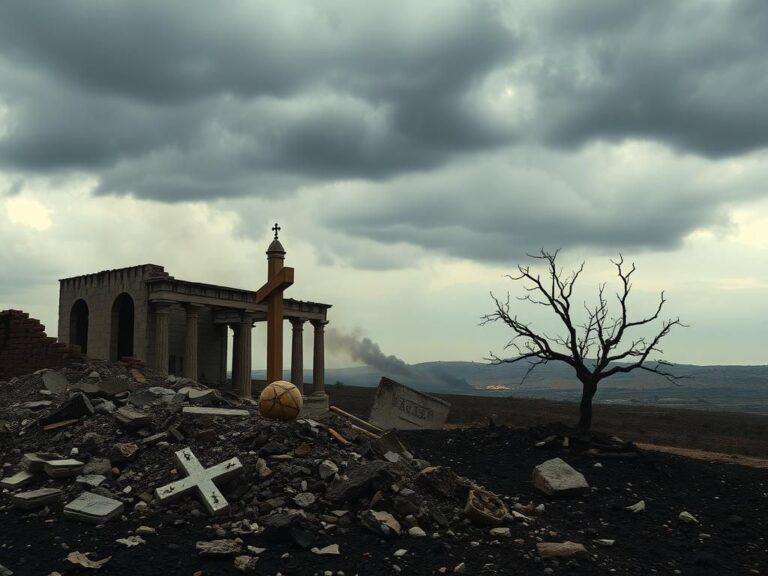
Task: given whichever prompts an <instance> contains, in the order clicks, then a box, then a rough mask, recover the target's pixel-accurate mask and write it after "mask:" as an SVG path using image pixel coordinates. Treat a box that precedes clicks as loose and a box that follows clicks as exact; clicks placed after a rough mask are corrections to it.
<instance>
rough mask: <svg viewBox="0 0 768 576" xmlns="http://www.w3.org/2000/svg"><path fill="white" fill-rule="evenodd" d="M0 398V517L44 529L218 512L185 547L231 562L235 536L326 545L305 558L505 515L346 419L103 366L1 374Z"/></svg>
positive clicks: (494, 522)
mask: <svg viewBox="0 0 768 576" xmlns="http://www.w3.org/2000/svg"><path fill="white" fill-rule="evenodd" d="M0 394H2V398H3V403H4V404H5V405H6V406H7V409H6V410H4V412H3V414H4V415H3V418H4V419H5V433H4V434H3V435H0V454H2V466H3V468H2V479H1V480H0V484H1V485H2V487H3V488H2V490H3V495H4V496H5V498H4V499H2V500H0V510H3V509H7V508H8V507H13V508H14V509H16V511H17V513H18V514H23V515H29V516H30V517H35V516H36V517H39V519H40V522H41V523H44V524H46V525H48V526H50V525H53V524H55V523H57V522H59V521H60V519H61V518H62V517H63V518H64V519H69V520H75V521H79V522H85V523H92V524H102V523H106V522H110V521H115V520H117V521H119V520H120V519H122V520H123V521H126V520H135V521H137V522H140V523H141V524H142V525H146V526H152V525H158V524H162V523H164V522H167V519H168V518H169V517H172V518H175V519H176V520H175V521H176V522H177V523H178V522H183V520H181V521H179V520H178V519H179V518H185V517H190V518H191V517H200V516H207V515H212V516H217V517H218V516H220V518H217V519H216V522H217V524H216V525H217V526H218V527H219V528H218V529H217V531H216V535H217V536H218V538H217V539H216V540H214V541H203V540H201V541H199V542H197V549H198V552H199V554H200V555H201V556H211V555H213V556H217V555H218V556H220V555H230V554H235V555H237V556H238V557H240V556H242V555H243V554H248V552H247V548H245V547H244V546H243V539H244V537H245V536H256V535H259V536H263V537H264V538H265V539H267V540H270V539H272V540H281V541H285V540H289V541H291V542H293V543H294V544H295V545H297V546H298V547H300V548H303V549H312V550H313V551H314V552H315V553H316V554H322V555H326V554H336V553H337V552H334V550H336V549H337V548H338V545H336V548H333V547H330V548H329V547H328V546H325V547H322V548H317V550H314V548H315V544H316V542H317V541H318V538H319V537H320V536H324V535H325V536H327V535H331V536H332V535H334V534H339V535H344V534H349V533H351V532H354V531H357V530H362V531H366V532H369V533H372V534H374V535H376V536H380V537H382V538H397V537H409V538H424V537H426V536H427V535H437V534H438V533H440V532H443V531H450V530H451V529H455V528H457V527H460V526H467V525H469V524H471V523H474V524H476V525H481V526H489V527H498V526H500V525H502V524H504V523H506V522H511V521H513V520H514V519H513V517H512V516H511V515H510V514H509V513H508V511H507V508H506V505H505V504H504V502H502V500H501V499H499V498H498V497H497V496H496V495H494V494H492V493H491V492H488V491H487V490H484V489H483V488H482V487H480V486H477V485H475V484H474V483H473V482H472V481H470V480H468V479H466V478H463V477H461V476H459V475H457V474H456V473H455V472H454V471H452V470H451V469H450V468H448V467H444V466H431V465H430V463H429V462H426V461H424V460H420V459H418V458H416V457H415V456H414V455H413V454H411V453H410V452H409V451H408V449H407V448H406V447H405V446H403V444H402V443H401V442H400V441H399V439H398V438H397V436H396V435H395V434H394V433H391V432H390V433H385V434H380V435H377V434H374V433H372V432H370V431H369V430H366V429H365V427H363V426H360V425H359V424H360V423H361V421H359V420H357V419H354V418H353V417H351V418H345V417H343V416H340V415H338V414H334V415H333V416H332V417H331V418H330V419H329V420H328V421H327V422H325V423H320V422H316V421H313V420H308V419H299V420H296V421H294V422H288V423H285V422H278V421H273V420H267V419H264V418H263V417H262V416H261V415H260V414H259V413H258V409H257V406H256V404H255V403H254V402H253V401H249V400H243V399H239V398H236V397H234V396H230V395H227V394H222V393H221V392H219V391H218V390H215V389H209V388H206V387H204V386H202V385H199V384H197V383H195V382H192V381H190V380H187V379H184V378H177V377H175V376H167V377H166V376H163V375H160V374H157V373H154V372H152V371H151V370H139V369H137V368H135V367H133V368H129V367H127V366H126V365H124V364H122V363H108V362H103V361H89V362H88V363H84V364H82V365H78V366H73V367H70V368H67V369H63V370H43V371H39V372H36V373H35V374H32V375H28V376H24V377H19V378H14V379H13V380H11V381H10V382H8V383H0ZM339 412H340V413H341V414H344V412H343V411H339ZM363 424H364V422H363ZM62 521H64V520H62ZM507 532H508V531H507ZM134 537H135V538H139V535H134V536H132V538H134ZM244 550H245V552H243V551H244ZM241 553H242V554H241ZM251 555H254V553H253V552H251ZM238 562H239V563H241V564H248V563H247V562H246V561H245V560H243V559H242V558H241V559H240V560H239V561H238Z"/></svg>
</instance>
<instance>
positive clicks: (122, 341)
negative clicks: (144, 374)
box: [109, 292, 133, 360]
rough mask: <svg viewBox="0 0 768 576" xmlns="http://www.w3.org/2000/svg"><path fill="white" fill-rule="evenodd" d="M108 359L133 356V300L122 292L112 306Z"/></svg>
mask: <svg viewBox="0 0 768 576" xmlns="http://www.w3.org/2000/svg"><path fill="white" fill-rule="evenodd" d="M111 332H112V333H111V342H110V344H111V346H110V355H109V356H110V358H111V359H112V360H120V358H124V357H125V356H133V298H131V297H130V296H129V295H128V294H126V293H125V292H123V293H122V294H120V295H119V296H118V297H117V298H115V302H114V304H112V331H111Z"/></svg>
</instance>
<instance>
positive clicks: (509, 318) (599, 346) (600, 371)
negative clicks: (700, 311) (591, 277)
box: [480, 249, 685, 423]
mask: <svg viewBox="0 0 768 576" xmlns="http://www.w3.org/2000/svg"><path fill="white" fill-rule="evenodd" d="M559 252H560V251H559V250H555V251H554V252H547V251H546V250H543V249H542V250H541V251H540V252H539V254H534V255H531V254H529V257H530V258H532V259H534V260H538V261H540V262H541V263H542V264H543V265H544V267H545V269H546V273H545V276H544V278H542V275H541V274H539V273H536V272H534V271H532V270H531V268H530V267H529V266H523V265H518V266H517V272H518V273H517V274H516V275H508V276H507V278H509V279H510V280H511V281H513V282H522V283H523V289H524V290H525V292H526V294H524V295H523V296H519V297H517V300H518V301H520V302H528V303H530V304H534V305H536V306H544V307H547V308H551V309H552V311H553V312H554V313H555V315H556V316H557V318H558V319H559V321H560V324H561V325H562V327H563V328H564V329H565V332H566V334H565V335H564V336H563V335H555V336H549V335H548V334H546V333H539V332H536V331H535V330H534V329H533V328H532V327H531V325H530V324H526V323H524V322H522V321H520V320H518V318H517V316H513V315H512V314H511V313H510V297H509V294H507V297H506V299H505V300H504V301H502V300H500V299H499V298H497V297H496V296H494V295H493V293H491V299H492V300H493V303H494V305H495V308H496V309H495V311H494V312H492V313H490V314H486V315H485V316H482V317H481V322H480V324H481V325H485V324H489V323H491V322H497V321H501V322H503V323H504V324H506V325H507V326H508V327H509V328H511V329H512V331H513V333H514V336H513V338H512V339H511V340H510V341H509V342H508V343H507V345H506V346H505V349H509V350H512V351H514V352H515V353H516V355H515V356H514V357H511V358H500V357H498V356H496V355H494V354H491V356H490V357H489V358H487V359H488V360H490V361H491V362H492V363H494V364H502V363H509V364H513V363H516V362H521V361H526V360H527V361H528V362H529V363H530V366H529V368H528V370H527V371H526V373H525V375H524V376H523V380H522V381H525V380H526V379H527V378H528V376H529V375H530V373H531V372H532V371H533V370H534V369H536V368H537V367H538V366H541V365H542V364H546V363H547V362H549V361H553V360H554V361H558V362H564V363H566V364H568V365H569V366H571V367H573V369H574V370H575V372H576V376H577V378H578V379H579V380H580V381H581V382H582V384H583V385H584V394H585V396H584V397H583V398H582V411H583V410H584V409H585V400H584V399H585V398H587V396H588V398H587V399H588V405H589V418H588V420H587V422H588V423H589V422H591V399H592V396H593V395H594V393H595V391H596V389H597V384H598V383H599V382H600V381H601V380H603V379H605V378H608V377H610V376H613V375H615V374H620V373H628V372H632V371H633V370H637V369H642V370H645V371H647V372H652V373H654V374H657V375H659V376H661V377H663V378H666V379H667V380H669V381H670V382H673V381H676V380H679V379H682V378H685V376H678V375H675V374H674V373H673V372H672V371H670V370H668V369H667V368H668V367H670V366H671V364H669V363H668V362H664V361H660V360H657V361H656V363H655V365H654V366H651V365H647V364H646V362H647V360H648V357H649V355H650V354H652V353H658V354H661V352H662V351H661V350H660V348H659V343H660V342H661V340H662V339H663V338H664V337H666V336H667V335H668V334H669V332H670V331H671V330H672V329H673V328H674V327H676V326H680V327H684V326H685V324H683V323H682V322H681V321H680V319H679V318H676V319H668V320H664V321H662V324H661V328H660V329H659V331H658V332H656V333H655V334H654V335H653V336H652V337H651V336H638V337H635V338H633V339H632V340H630V341H629V344H626V342H624V346H622V349H620V348H619V347H620V346H621V345H622V342H623V341H624V340H626V338H625V337H626V335H627V332H628V331H629V330H633V329H636V328H640V327H645V326H648V325H650V324H651V323H653V322H654V321H656V320H658V319H659V317H660V315H661V312H662V310H663V308H664V305H665V304H666V302H667V300H666V297H665V294H664V292H662V293H661V295H660V298H659V303H658V305H657V307H656V309H655V311H654V312H653V314H651V315H649V316H646V317H640V318H637V319H631V318H630V316H629V313H628V300H629V296H630V293H631V292H632V275H633V274H634V273H635V271H636V268H635V265H634V264H630V265H629V267H627V266H626V264H625V262H624V257H623V256H622V255H621V254H619V258H618V259H617V260H611V263H612V264H613V265H614V266H615V267H616V274H617V276H618V279H619V291H618V292H617V294H616V301H617V303H618V313H617V315H616V316H615V317H613V316H609V310H608V300H607V298H606V297H605V289H606V285H605V284H600V285H599V287H598V293H597V303H596V304H595V305H594V306H588V305H587V304H586V303H584V305H583V313H584V315H585V319H584V320H583V321H582V322H579V323H577V322H575V320H574V318H573V316H572V298H573V290H574V286H575V284H576V281H577V280H578V278H579V276H580V275H581V273H582V272H583V271H584V262H582V263H581V265H580V266H579V267H578V268H576V269H575V270H573V271H572V272H571V273H569V274H565V273H564V272H563V270H562V269H561V268H558V266H557V256H558V254H559ZM558 347H559V348H560V349H562V350H560V349H557V348H558ZM590 359H593V360H590ZM582 421H584V414H583V413H582Z"/></svg>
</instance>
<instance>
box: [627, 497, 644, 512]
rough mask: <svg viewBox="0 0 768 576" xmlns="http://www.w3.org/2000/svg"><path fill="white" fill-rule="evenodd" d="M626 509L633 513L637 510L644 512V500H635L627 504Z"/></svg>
mask: <svg viewBox="0 0 768 576" xmlns="http://www.w3.org/2000/svg"><path fill="white" fill-rule="evenodd" d="M627 510H629V511H630V512H632V513H634V514H637V513H638V512H645V500H640V501H639V502H635V503H634V504H632V505H631V506H627Z"/></svg>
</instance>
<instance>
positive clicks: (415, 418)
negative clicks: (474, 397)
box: [368, 378, 451, 430]
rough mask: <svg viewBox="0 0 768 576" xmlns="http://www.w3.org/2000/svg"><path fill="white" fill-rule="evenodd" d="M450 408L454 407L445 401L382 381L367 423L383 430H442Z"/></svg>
mask: <svg viewBox="0 0 768 576" xmlns="http://www.w3.org/2000/svg"><path fill="white" fill-rule="evenodd" d="M450 409H451V404H450V403H449V402H446V401H445V400H441V399H440V398H436V397H435V396H430V395H429V394H425V393H423V392H419V391H417V390H414V389H412V388H408V387H407V386H404V385H403V384H400V383H399V382H395V381H394V380H390V379H389V378H382V379H381V381H380V382H379V387H378V388H377V389H376V396H375V397H374V400H373V408H371V414H370V416H369V418H368V421H369V422H370V423H371V424H373V425H375V426H378V427H379V428H384V429H389V428H396V429H398V430H439V429H441V428H442V427H443V425H444V424H445V421H446V419H447V418H448V412H449V411H450Z"/></svg>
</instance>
